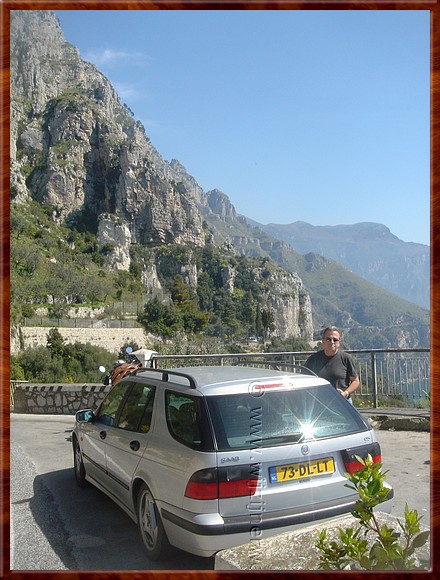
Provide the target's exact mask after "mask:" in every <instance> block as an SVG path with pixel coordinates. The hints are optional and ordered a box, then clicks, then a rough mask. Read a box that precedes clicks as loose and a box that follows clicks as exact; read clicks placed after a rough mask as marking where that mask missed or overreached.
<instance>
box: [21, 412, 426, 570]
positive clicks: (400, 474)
mask: <svg viewBox="0 0 440 580" xmlns="http://www.w3.org/2000/svg"><path fill="white" fill-rule="evenodd" d="M72 427H73V417H71V416H63V415H15V414H12V415H11V433H10V435H11V490H10V500H11V514H10V515H11V542H10V544H11V561H10V568H11V570H212V569H213V568H214V558H200V557H197V556H193V555H191V554H186V553H184V552H181V551H180V550H177V549H172V550H170V554H169V558H167V559H166V560H164V561H163V562H160V563H156V562H151V561H149V560H148V558H147V557H146V556H145V554H144V552H143V549H142V546H141V544H140V540H139V538H138V535H137V529H136V525H135V524H134V523H133V522H132V520H131V519H130V518H129V517H128V516H127V515H126V514H125V513H124V512H123V511H122V510H121V509H120V508H119V507H117V506H116V505H115V504H114V503H113V502H112V501H111V500H110V499H109V498H107V496H105V495H104V494H103V493H101V492H100V491H98V490H97V489H95V488H93V487H89V488H86V489H80V488H78V487H77V485H76V483H75V480H74V475H73V458H72V447H71V429H72ZM377 436H378V439H379V442H380V444H381V447H382V456H383V465H384V469H385V470H389V473H388V474H387V481H388V482H389V483H391V485H393V487H394V490H395V502H394V508H393V512H392V513H393V514H394V515H396V516H398V517H402V518H403V512H404V508H405V503H406V502H408V505H409V507H410V509H417V511H418V512H419V515H423V516H424V517H423V520H422V523H423V524H424V525H425V526H427V527H429V526H430V521H429V514H430V436H429V433H419V432H403V431H377Z"/></svg>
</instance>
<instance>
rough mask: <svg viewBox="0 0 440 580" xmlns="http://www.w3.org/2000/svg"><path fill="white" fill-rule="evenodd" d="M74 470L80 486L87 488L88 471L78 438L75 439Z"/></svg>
mask: <svg viewBox="0 0 440 580" xmlns="http://www.w3.org/2000/svg"><path fill="white" fill-rule="evenodd" d="M73 468H74V471H75V479H76V483H77V484H78V486H79V487H87V484H88V483H87V480H86V469H85V467H84V463H83V459H82V453H81V448H80V446H79V443H78V440H77V439H76V437H74V439H73Z"/></svg>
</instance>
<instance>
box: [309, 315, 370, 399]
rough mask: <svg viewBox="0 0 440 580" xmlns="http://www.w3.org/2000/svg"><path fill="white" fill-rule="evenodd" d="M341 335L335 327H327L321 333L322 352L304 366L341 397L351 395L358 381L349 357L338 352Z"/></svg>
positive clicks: (310, 357) (311, 357)
mask: <svg viewBox="0 0 440 580" xmlns="http://www.w3.org/2000/svg"><path fill="white" fill-rule="evenodd" d="M340 343H341V333H340V331H339V329H338V328H336V326H329V327H327V328H326V329H325V330H324V332H323V333H322V344H323V347H324V350H319V351H317V352H315V353H313V354H312V355H310V356H309V358H308V359H307V361H306V364H305V366H306V367H307V368H309V369H310V370H311V371H313V372H314V373H315V374H317V375H318V376H319V377H321V378H323V379H325V380H326V381H328V382H329V383H331V384H332V385H333V386H334V387H335V389H336V390H337V391H338V392H339V393H341V395H342V396H343V397H345V398H346V399H348V400H349V401H350V403H352V404H353V402H352V400H351V395H352V394H353V393H354V391H355V390H356V389H357V388H358V387H359V385H360V380H359V376H358V373H357V370H356V367H355V365H354V362H353V359H352V358H351V356H350V355H349V354H348V353H347V352H344V351H340V350H339V346H340Z"/></svg>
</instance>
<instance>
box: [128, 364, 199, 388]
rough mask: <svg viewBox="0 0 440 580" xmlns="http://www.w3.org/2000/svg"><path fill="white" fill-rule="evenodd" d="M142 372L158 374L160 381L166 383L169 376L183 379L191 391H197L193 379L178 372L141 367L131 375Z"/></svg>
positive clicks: (186, 374)
mask: <svg viewBox="0 0 440 580" xmlns="http://www.w3.org/2000/svg"><path fill="white" fill-rule="evenodd" d="M143 372H152V373H160V374H161V375H162V381H164V382H168V380H169V375H173V376H177V377H183V378H184V379H186V380H187V381H188V383H189V387H190V388H191V389H197V383H196V381H195V379H194V377H192V376H191V375H189V374H188V373H181V372H179V371H170V370H168V369H150V368H145V367H142V368H140V369H136V371H135V372H134V373H133V374H135V375H137V374H139V373H143Z"/></svg>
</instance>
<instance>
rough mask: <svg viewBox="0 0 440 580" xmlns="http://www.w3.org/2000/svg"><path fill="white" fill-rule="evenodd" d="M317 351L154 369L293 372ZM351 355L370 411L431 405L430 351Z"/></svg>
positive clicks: (184, 361)
mask: <svg viewBox="0 0 440 580" xmlns="http://www.w3.org/2000/svg"><path fill="white" fill-rule="evenodd" d="M313 352H315V351H298V352H272V353H257V352H253V353H243V354H239V353H237V354H226V353H219V354H203V355H191V354H188V355H155V356H154V358H153V360H152V364H153V366H154V367H155V368H161V367H162V364H163V363H165V364H166V366H177V367H178V366H195V365H200V364H201V365H208V364H210V365H224V364H239V363H245V362H246V361H249V364H251V362H254V363H258V364H266V366H268V367H271V368H274V366H276V367H277V368H278V370H289V371H292V368H293V366H294V365H301V364H304V363H305V361H306V360H307V358H308V357H309V355H310V354H312V353H313ZM347 352H349V353H350V354H352V356H353V358H354V360H355V363H356V366H357V369H358V373H359V377H360V381H361V385H360V387H359V389H358V390H357V391H356V398H357V397H360V398H361V400H363V401H362V402H363V404H364V403H365V406H367V407H371V406H372V407H373V408H377V407H378V406H379V400H380V399H395V400H401V401H402V402H403V403H405V404H408V405H410V406H412V405H415V404H428V402H429V396H430V395H429V393H430V349H429V348H419V349H413V348H408V349H399V348H392V349H362V350H347Z"/></svg>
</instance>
